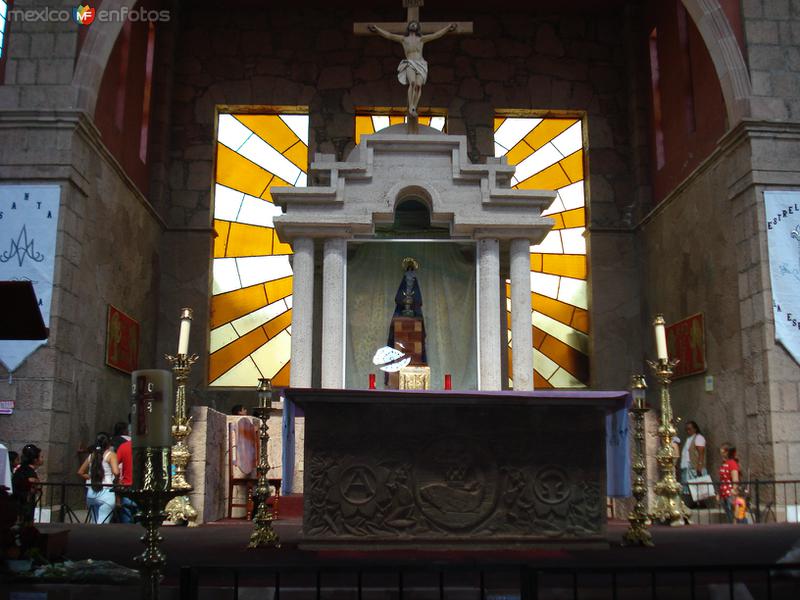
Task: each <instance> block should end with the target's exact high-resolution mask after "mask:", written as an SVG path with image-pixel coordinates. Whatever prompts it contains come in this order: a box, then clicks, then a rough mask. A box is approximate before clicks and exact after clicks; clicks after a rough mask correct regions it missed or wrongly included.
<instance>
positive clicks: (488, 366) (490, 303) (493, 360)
mask: <svg viewBox="0 0 800 600" xmlns="http://www.w3.org/2000/svg"><path fill="white" fill-rule="evenodd" d="M478 264H479V266H480V281H479V282H478V300H479V302H480V305H479V311H480V323H479V335H480V356H479V361H480V366H479V369H480V375H481V384H480V388H481V389H482V390H499V389H501V386H502V376H503V373H502V364H501V361H500V359H501V355H500V352H501V347H502V338H501V330H500V321H499V320H498V315H499V314H500V287H499V284H498V281H499V280H500V242H499V241H498V240H496V239H482V240H480V241H478ZM502 333H503V335H504V334H505V331H503V332H502Z"/></svg>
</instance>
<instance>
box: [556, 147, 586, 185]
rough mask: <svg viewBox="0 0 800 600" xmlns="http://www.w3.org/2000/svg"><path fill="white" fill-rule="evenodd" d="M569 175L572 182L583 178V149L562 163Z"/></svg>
mask: <svg viewBox="0 0 800 600" xmlns="http://www.w3.org/2000/svg"><path fill="white" fill-rule="evenodd" d="M559 164H560V165H562V166H563V167H564V171H565V172H566V174H567V177H569V180H570V183H575V182H576V181H580V180H581V179H583V150H578V151H577V152H573V153H572V154H570V155H569V156H567V157H566V158H565V159H564V160H562V161H561V162H560V163H559Z"/></svg>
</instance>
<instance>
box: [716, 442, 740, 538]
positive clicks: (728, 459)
mask: <svg viewBox="0 0 800 600" xmlns="http://www.w3.org/2000/svg"><path fill="white" fill-rule="evenodd" d="M719 453H720V455H721V456H722V465H720V467H719V494H717V499H718V500H719V501H720V503H721V504H722V507H723V508H724V509H725V515H726V516H727V517H728V523H733V521H734V504H735V501H736V498H737V496H738V495H739V459H738V458H736V447H735V446H733V445H731V444H727V443H726V444H722V446H721V447H720V449H719Z"/></svg>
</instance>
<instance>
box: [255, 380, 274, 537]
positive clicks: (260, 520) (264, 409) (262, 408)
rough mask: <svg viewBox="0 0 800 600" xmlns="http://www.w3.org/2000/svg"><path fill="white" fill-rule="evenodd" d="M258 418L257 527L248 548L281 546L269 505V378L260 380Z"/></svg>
mask: <svg viewBox="0 0 800 600" xmlns="http://www.w3.org/2000/svg"><path fill="white" fill-rule="evenodd" d="M257 391H258V418H259V419H261V427H260V429H259V441H260V444H259V447H258V468H257V472H258V485H257V486H256V489H255V491H254V492H253V501H254V502H255V503H256V505H257V508H256V516H255V518H254V519H253V521H254V523H255V529H253V533H252V535H251V536H250V543H249V544H247V547H248V548H262V547H273V548H280V545H281V543H280V540H279V539H278V534H276V533H275V531H274V530H273V529H272V511H271V510H270V508H269V506H267V500H268V499H269V496H270V493H269V480H268V479H267V471H269V458H268V457H267V443H268V442H269V432H268V430H269V413H270V410H271V408H272V406H271V403H272V381H270V380H269V379H264V378H262V379H259V380H258V388H257Z"/></svg>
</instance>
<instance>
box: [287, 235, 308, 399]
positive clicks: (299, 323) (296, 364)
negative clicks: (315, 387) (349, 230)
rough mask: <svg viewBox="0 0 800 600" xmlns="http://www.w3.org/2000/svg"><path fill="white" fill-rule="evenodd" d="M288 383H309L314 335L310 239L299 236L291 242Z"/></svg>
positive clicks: (293, 385)
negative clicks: (292, 286)
mask: <svg viewBox="0 0 800 600" xmlns="http://www.w3.org/2000/svg"><path fill="white" fill-rule="evenodd" d="M292 250H293V251H294V255H293V257H292V270H293V272H294V288H293V290H292V354H291V357H292V370H291V375H290V383H291V385H292V387H311V367H312V353H313V347H312V340H313V337H314V240H312V239H311V238H307V237H303V238H297V239H295V240H294V241H293V242H292Z"/></svg>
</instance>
